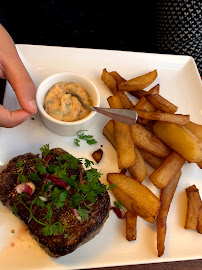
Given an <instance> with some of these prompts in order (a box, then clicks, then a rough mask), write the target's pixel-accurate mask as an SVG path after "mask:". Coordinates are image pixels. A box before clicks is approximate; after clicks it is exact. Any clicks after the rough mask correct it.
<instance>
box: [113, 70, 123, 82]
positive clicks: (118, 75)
mask: <svg viewBox="0 0 202 270" xmlns="http://www.w3.org/2000/svg"><path fill="white" fill-rule="evenodd" d="M109 73H110V74H111V75H112V77H113V78H114V80H115V81H116V82H117V83H122V82H125V81H126V80H125V79H124V78H123V77H121V75H120V74H119V73H118V72H117V71H111V72H109Z"/></svg>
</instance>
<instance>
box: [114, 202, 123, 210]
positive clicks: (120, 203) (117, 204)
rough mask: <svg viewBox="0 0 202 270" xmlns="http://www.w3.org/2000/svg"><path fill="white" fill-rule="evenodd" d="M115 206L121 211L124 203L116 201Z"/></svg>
mask: <svg viewBox="0 0 202 270" xmlns="http://www.w3.org/2000/svg"><path fill="white" fill-rule="evenodd" d="M114 206H115V207H116V208H118V209H119V210H120V209H121V208H122V207H123V203H122V202H119V201H115V202H114Z"/></svg>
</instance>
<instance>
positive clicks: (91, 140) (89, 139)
mask: <svg viewBox="0 0 202 270" xmlns="http://www.w3.org/2000/svg"><path fill="white" fill-rule="evenodd" d="M85 131H88V130H79V131H78V132H77V138H76V139H74V143H75V144H76V145H77V146H80V140H85V141H86V142H87V144H89V145H91V144H96V143H97V141H96V140H95V139H94V138H93V135H86V134H84V132H85Z"/></svg>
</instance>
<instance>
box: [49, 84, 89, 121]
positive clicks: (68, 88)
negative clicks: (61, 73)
mask: <svg viewBox="0 0 202 270" xmlns="http://www.w3.org/2000/svg"><path fill="white" fill-rule="evenodd" d="M71 93H72V94H77V95H79V96H80V97H81V98H82V99H83V101H84V103H85V104H87V105H89V106H90V105H92V102H91V98H90V96H89V95H88V93H87V91H86V90H85V89H84V88H83V87H82V86H81V85H80V84H78V83H66V82H59V83H56V84H55V85H53V87H52V88H51V89H50V90H49V91H48V93H47V95H46V97H45V100H44V109H45V111H46V112H47V113H48V114H49V115H50V116H51V117H53V118H55V119H57V120H61V121H64V122H73V121H77V120H80V119H83V118H84V117H86V116H87V115H88V114H89V111H88V110H86V109H85V108H84V107H83V106H82V105H81V103H80V102H79V100H78V99H77V98H76V97H74V96H72V95H71Z"/></svg>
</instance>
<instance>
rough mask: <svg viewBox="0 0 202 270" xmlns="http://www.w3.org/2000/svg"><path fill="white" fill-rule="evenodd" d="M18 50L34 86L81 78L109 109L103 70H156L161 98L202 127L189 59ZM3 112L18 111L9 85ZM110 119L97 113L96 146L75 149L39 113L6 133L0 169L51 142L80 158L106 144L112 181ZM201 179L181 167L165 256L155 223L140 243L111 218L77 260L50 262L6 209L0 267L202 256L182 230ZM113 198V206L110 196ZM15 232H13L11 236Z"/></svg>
mask: <svg viewBox="0 0 202 270" xmlns="http://www.w3.org/2000/svg"><path fill="white" fill-rule="evenodd" d="M17 48H18V51H19V54H20V57H21V59H22V61H23V62H24V64H25V66H26V68H27V69H28V71H29V73H30V74H31V76H32V78H33V80H34V82H35V84H36V86H38V85H39V83H40V82H41V81H42V80H43V79H44V78H46V77H47V76H49V75H51V74H53V73H57V72H62V71H72V72H77V73H81V74H83V75H85V76H87V77H88V78H89V79H91V80H92V81H93V82H94V83H95V84H96V85H97V87H98V88H99V91H100V95H101V106H103V107H105V106H106V107H108V103H107V101H106V99H107V97H108V96H109V95H111V93H110V91H109V90H108V88H107V87H106V86H105V84H104V83H103V81H102V80H101V73H102V70H103V68H107V70H108V71H112V70H116V71H117V72H119V73H120V75H121V76H123V77H124V78H126V79H130V78H133V77H135V76H139V75H141V74H144V73H147V72H149V71H152V70H154V69H157V71H158V78H157V79H156V80H155V82H154V83H153V84H152V85H151V86H150V87H148V89H149V88H151V87H152V86H154V85H155V84H156V83H160V93H161V95H162V96H163V97H165V98H167V99H169V100H170V101H171V102H173V103H174V104H175V105H177V106H178V107H179V110H178V113H183V114H190V115H191V120H192V121H194V122H196V123H198V124H202V119H201V108H202V89H201V81H200V77H199V74H198V71H197V69H196V65H195V63H194V61H193V59H192V58H191V57H188V56H174V55H158V54H146V53H134V52H122V51H108V50H93V49H77V48H62V47H46V46H32V45H18V46H17ZM4 106H6V107H7V108H9V109H10V110H15V109H17V108H19V104H18V102H17V100H16V97H15V95H14V93H13V91H12V89H11V87H10V85H9V84H8V85H7V86H6V93H5V98H4ZM107 121H108V118H107V117H105V116H101V115H98V114H97V115H96V118H95V119H94V125H93V126H92V127H91V128H90V129H89V131H88V133H89V134H92V135H94V137H95V138H96V139H97V141H98V144H97V145H92V146H89V145H87V144H86V143H85V142H82V143H81V146H80V147H76V146H75V145H74V137H62V136H59V135H56V134H54V133H52V132H50V131H49V130H47V128H46V127H45V126H44V125H43V123H42V121H41V119H40V117H39V115H35V116H34V120H32V119H30V120H28V121H26V122H25V123H23V124H22V125H20V126H18V127H15V128H13V129H6V128H0V166H1V167H0V169H3V168H4V167H5V165H6V164H7V162H8V161H9V159H11V158H12V157H14V156H16V155H19V154H24V153H26V152H33V153H39V148H40V147H41V146H42V145H44V144H46V143H49V144H50V147H51V148H52V147H61V148H64V149H65V150H67V151H68V152H70V153H71V154H73V155H75V156H76V157H86V158H89V159H91V154H92V152H93V151H94V150H97V149H98V148H100V147H101V145H103V147H102V149H103V151H104V156H103V160H102V161H101V163H100V166H99V167H100V169H101V170H102V173H103V176H102V181H103V182H104V183H106V174H107V173H108V172H117V171H119V170H118V167H117V157H116V152H115V150H114V149H113V147H112V146H111V145H110V143H109V142H108V141H107V140H106V139H105V137H104V136H103V135H102V130H103V127H104V125H105V124H106V123H107ZM151 172H152V168H151V167H149V166H148V174H149V173H151ZM201 178H202V173H201V170H200V169H199V168H198V167H197V165H196V164H185V165H184V166H183V169H182V177H181V179H180V182H179V185H178V187H177V190H176V194H175V196H174V199H173V202H172V205H171V208H170V212H169V215H168V222H167V235H166V243H165V244H166V249H165V254H164V255H163V256H162V257H161V258H158V257H157V249H156V227H155V224H149V223H147V222H145V221H143V220H142V219H140V218H139V219H138V224H137V240H136V241H134V242H131V243H129V242H128V241H127V240H126V239H125V223H124V220H120V219H118V218H117V217H116V216H115V214H114V213H113V212H110V216H109V218H108V220H107V222H106V223H105V225H104V227H103V229H102V231H101V232H100V234H99V235H97V236H96V237H95V238H94V239H93V240H91V241H90V242H88V243H87V244H85V245H84V246H82V247H80V248H78V249H77V250H76V251H75V252H73V253H72V254H69V255H67V256H64V257H61V258H58V259H52V258H50V257H49V256H48V255H46V253H45V252H44V251H43V250H42V249H41V248H40V247H39V246H38V244H37V243H36V242H35V241H34V240H33V239H32V238H31V237H30V236H29V233H28V231H26V229H25V227H24V226H23V225H22V223H21V222H20V221H19V220H18V219H17V218H16V217H14V216H13V214H12V213H10V212H9V211H8V210H7V209H6V208H5V207H4V206H3V205H0V269H4V270H8V269H9V270H11V269H12V270H13V269H15V270H17V269H20V270H23V269H49V270H50V269H55V270H57V269H81V268H92V267H106V266H116V265H129V264H141V263H153V262H167V261H175V260H188V259H198V258H202V248H201V247H202V235H200V234H198V233H197V232H196V231H187V230H185V229H184V222H185V215H186V193H185V188H187V187H188V186H189V185H192V184H195V185H196V186H197V187H198V188H199V190H200V191H202V179H201ZM144 184H145V185H146V186H148V187H149V188H150V189H151V190H152V191H153V192H154V193H155V194H156V195H157V196H159V191H158V190H157V189H156V188H155V187H154V186H153V185H152V184H151V183H150V182H149V180H148V179H145V180H144ZM201 195H202V194H201ZM111 199H112V201H113V200H114V197H113V196H112V195H111ZM13 229H14V230H15V232H14V233H11V231H12V230H13Z"/></svg>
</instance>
